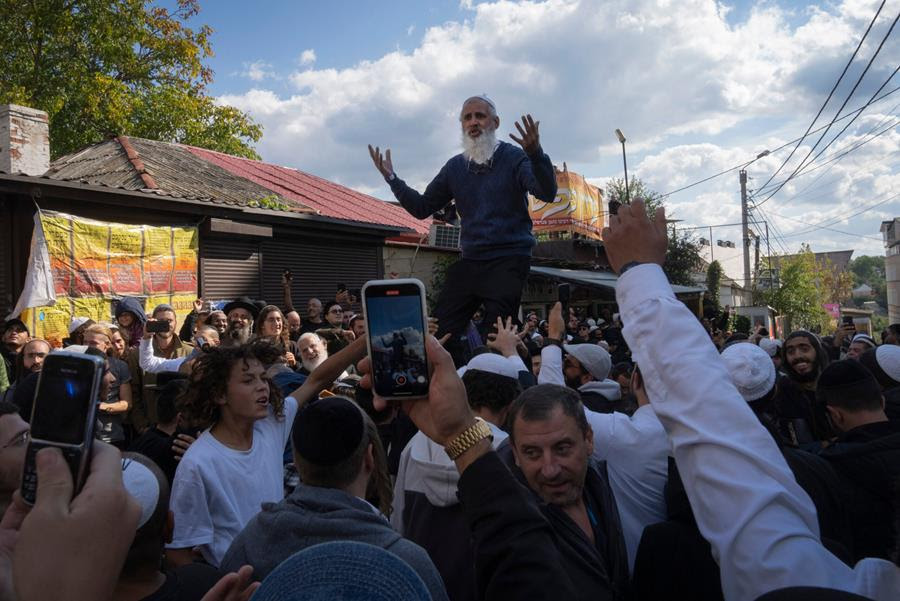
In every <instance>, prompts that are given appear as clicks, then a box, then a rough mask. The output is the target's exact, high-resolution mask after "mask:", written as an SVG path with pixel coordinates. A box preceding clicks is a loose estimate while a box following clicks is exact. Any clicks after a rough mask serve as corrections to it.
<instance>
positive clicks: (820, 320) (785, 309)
mask: <svg viewBox="0 0 900 601" xmlns="http://www.w3.org/2000/svg"><path fill="white" fill-rule="evenodd" d="M778 270H779V273H778V281H779V285H778V286H776V287H774V288H772V289H770V290H763V291H761V292H760V295H761V296H762V300H763V302H764V303H765V304H767V305H770V306H771V307H773V308H774V309H775V310H776V311H777V312H778V314H780V315H784V316H786V317H787V318H788V319H789V320H790V323H791V327H792V328H808V329H815V328H819V329H827V328H828V325H829V322H830V318H829V316H828V314H827V313H826V312H825V309H823V308H822V303H823V291H822V288H821V286H820V284H821V283H820V275H821V274H820V273H819V268H818V267H817V265H816V259H815V255H814V254H813V252H812V251H811V250H810V249H809V246H808V245H803V247H802V248H801V251H800V252H799V253H798V254H796V255H791V256H784V257H781V258H780V259H779V261H778Z"/></svg>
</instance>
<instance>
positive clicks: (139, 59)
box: [0, 0, 262, 158]
mask: <svg viewBox="0 0 900 601" xmlns="http://www.w3.org/2000/svg"><path fill="white" fill-rule="evenodd" d="M199 10H200V5H199V0H177V4H176V7H175V8H174V9H173V10H171V11H170V10H168V9H166V8H162V7H159V6H156V5H154V4H153V3H152V2H151V1H150V0H31V1H29V2H22V1H21V0H0V14H2V15H3V17H2V18H0V60H2V64H3V68H2V69H0V103H15V104H22V105H26V106H30V107H33V108H37V109H41V110H44V111H46V112H47V113H48V114H49V116H50V143H51V151H52V154H53V156H54V157H58V156H60V155H63V154H67V153H70V152H73V151H75V150H78V149H80V148H82V147H84V146H87V145H89V144H93V143H96V142H99V141H101V140H103V139H104V138H106V137H108V136H110V135H119V134H126V135H134V136H140V137H145V138H151V139H155V140H162V141H165V142H180V143H184V144H191V145H195V146H201V147H204V148H209V149H212V150H218V151H221V152H226V153H229V154H235V155H240V156H245V157H251V158H259V157H258V155H257V154H256V152H255V151H254V150H253V147H252V144H253V143H254V142H257V141H258V140H259V139H260V137H261V136H262V129H261V127H260V126H259V125H258V124H256V123H254V122H253V120H252V119H251V118H250V117H249V116H247V115H246V114H244V113H242V112H241V111H239V110H237V109H235V108H234V107H230V106H222V105H219V104H217V103H216V102H215V100H214V99H213V98H212V97H211V96H209V95H208V93H207V86H208V85H209V83H210V82H211V81H212V71H211V70H210V69H209V67H207V66H205V65H204V60H205V59H206V58H208V57H210V56H212V47H211V45H210V35H211V34H212V29H210V28H209V27H208V26H205V25H204V26H201V27H199V28H197V29H192V28H190V27H188V25H187V22H188V21H189V20H190V19H191V18H192V17H194V16H195V15H197V13H198V12H199Z"/></svg>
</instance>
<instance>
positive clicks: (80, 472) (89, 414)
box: [22, 351, 105, 505]
mask: <svg viewBox="0 0 900 601" xmlns="http://www.w3.org/2000/svg"><path fill="white" fill-rule="evenodd" d="M104 370H105V363H104V361H103V359H102V358H100V357H95V356H94V355H88V354H85V353H73V352H67V351H61V352H54V353H50V354H49V355H47V358H46V359H45V360H44V367H43V369H41V372H40V376H38V383H37V390H36V391H35V395H34V407H33V409H32V411H31V441H30V442H29V443H28V450H27V451H26V453H25V469H24V471H23V473H22V498H23V499H24V500H25V502H26V503H28V504H29V505H33V504H34V501H35V496H36V494H37V470H36V467H35V456H36V455H37V452H38V451H40V450H41V449H43V448H45V447H56V448H58V449H59V450H60V451H61V452H62V454H63V457H64V458H65V460H66V463H68V464H69V469H70V470H71V472H72V481H73V483H74V484H75V494H78V493H79V492H80V491H81V487H82V486H83V485H84V481H85V479H86V478H87V473H88V466H89V465H90V461H91V443H92V442H93V440H94V424H95V423H96V421H97V417H96V414H97V405H98V403H97V397H98V393H99V391H100V384H101V382H102V380H103V374H104Z"/></svg>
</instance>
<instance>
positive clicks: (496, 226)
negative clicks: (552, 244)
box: [389, 142, 556, 260]
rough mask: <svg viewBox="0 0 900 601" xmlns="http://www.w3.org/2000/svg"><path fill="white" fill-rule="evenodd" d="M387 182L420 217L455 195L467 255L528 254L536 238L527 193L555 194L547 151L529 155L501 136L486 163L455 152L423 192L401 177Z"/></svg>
mask: <svg viewBox="0 0 900 601" xmlns="http://www.w3.org/2000/svg"><path fill="white" fill-rule="evenodd" d="M389 183H390V185H391V191H392V192H393V193H394V196H396V197H397V200H399V201H400V204H401V205H403V208H404V209H406V210H407V211H409V213H410V214H411V215H413V216H414V217H417V218H419V219H425V218H426V217H428V216H430V215H431V214H433V213H434V212H436V211H439V210H441V209H442V208H444V207H445V206H446V205H447V204H448V203H449V202H450V201H451V200H456V209H457V212H458V213H459V216H460V219H461V221H462V231H461V234H460V242H461V245H462V256H463V258H465V259H480V260H487V259H496V258H498V257H506V256H511V255H520V256H526V257H527V256H531V248H532V247H533V246H534V245H535V240H534V236H533V235H532V234H531V216H530V215H529V213H528V197H527V193H528V192H531V193H532V194H533V195H534V196H536V197H537V198H539V199H541V200H543V201H544V202H553V201H554V199H555V198H556V175H555V174H554V173H553V163H551V162H550V157H548V156H547V155H546V154H544V152H543V151H542V150H540V149H539V150H538V152H537V154H535V155H534V156H528V155H526V154H525V152H524V151H523V150H521V149H520V148H518V147H516V146H513V145H512V144H507V143H506V142H500V145H499V146H498V147H497V149H496V150H495V151H494V157H493V159H492V162H491V165H490V168H488V167H487V166H483V165H475V164H471V165H470V163H469V161H468V160H466V158H465V157H464V156H463V155H461V154H458V155H456V156H455V157H453V158H452V159H450V160H449V161H447V164H446V165H444V167H443V168H442V169H441V171H440V173H438V174H437V176H436V177H435V178H434V179H433V180H432V181H431V183H430V184H428V187H427V188H425V193H424V194H419V193H418V192H417V191H415V190H413V189H412V188H410V187H409V186H407V185H406V183H405V182H404V181H403V180H401V179H400V178H399V177H395V178H394V179H393V180H391V181H390V182H389Z"/></svg>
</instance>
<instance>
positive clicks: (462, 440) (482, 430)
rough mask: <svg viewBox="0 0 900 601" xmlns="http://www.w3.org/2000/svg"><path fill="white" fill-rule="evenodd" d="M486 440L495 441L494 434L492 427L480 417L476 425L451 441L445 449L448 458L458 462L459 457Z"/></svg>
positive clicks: (477, 418)
mask: <svg viewBox="0 0 900 601" xmlns="http://www.w3.org/2000/svg"><path fill="white" fill-rule="evenodd" d="M485 438H490V439H491V440H493V439H494V434H493V432H491V427H490V426H489V425H488V424H487V422H486V421H484V420H483V419H481V418H480V417H476V418H475V423H474V424H473V425H471V426H469V427H468V428H466V430H464V431H463V433H462V434H460V435H459V436H457V437H456V438H454V439H453V440H451V441H450V444H448V445H447V446H445V447H444V451H446V453H447V456H448V457H450V459H452V460H453V461H456V458H457V457H459V456H460V455H462V454H463V453H465V452H466V451H468V450H469V449H471V448H472V447H474V446H475V445H476V444H478V443H479V442H481V441H482V440H484V439H485Z"/></svg>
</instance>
